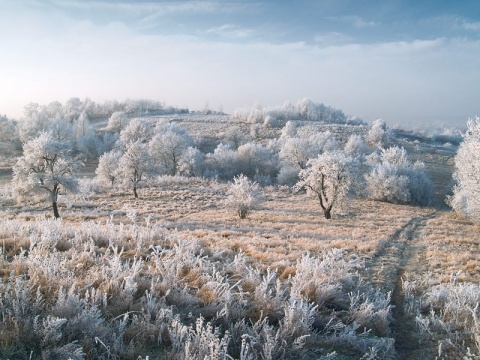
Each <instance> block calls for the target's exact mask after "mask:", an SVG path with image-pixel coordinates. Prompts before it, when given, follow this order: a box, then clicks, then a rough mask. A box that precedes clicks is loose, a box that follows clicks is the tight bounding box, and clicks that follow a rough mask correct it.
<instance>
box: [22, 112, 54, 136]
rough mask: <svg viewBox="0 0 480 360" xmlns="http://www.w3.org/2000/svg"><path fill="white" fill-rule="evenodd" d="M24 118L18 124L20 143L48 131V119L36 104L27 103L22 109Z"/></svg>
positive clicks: (45, 113)
mask: <svg viewBox="0 0 480 360" xmlns="http://www.w3.org/2000/svg"><path fill="white" fill-rule="evenodd" d="M23 113H24V118H23V119H22V121H21V122H20V124H19V135H20V140H21V141H22V142H27V141H29V140H31V139H33V138H35V137H37V136H39V135H40V134H41V133H42V132H45V131H48V129H49V127H50V118H49V117H48V114H47V112H46V111H45V108H44V107H42V106H40V105H39V104H37V103H29V104H27V105H25V107H24V108H23Z"/></svg>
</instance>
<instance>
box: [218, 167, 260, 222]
mask: <svg viewBox="0 0 480 360" xmlns="http://www.w3.org/2000/svg"><path fill="white" fill-rule="evenodd" d="M260 196H261V194H260V190H259V186H258V184H257V183H255V182H251V181H250V180H249V179H248V177H246V176H245V175H239V176H237V177H235V178H234V179H233V184H232V185H231V186H230V188H229V189H228V191H227V198H226V199H225V205H226V206H227V207H229V208H231V209H233V210H234V211H235V212H236V214H237V215H238V217H239V218H240V219H245V218H246V217H247V216H248V214H249V213H250V212H251V211H252V210H253V209H254V208H255V206H257V205H258V204H259V202H260Z"/></svg>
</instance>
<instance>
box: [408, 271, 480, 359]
mask: <svg viewBox="0 0 480 360" xmlns="http://www.w3.org/2000/svg"><path fill="white" fill-rule="evenodd" d="M409 295H411V294H409ZM479 299H480V286H479V285H478V284H464V283H457V282H456V281H455V277H454V276H452V279H451V281H450V283H447V284H440V285H437V286H432V287H431V288H429V289H428V290H427V291H425V292H424V293H423V294H418V295H417V296H415V297H414V298H413V306H412V307H411V309H410V311H412V312H414V313H415V314H416V321H417V325H418V326H419V328H420V329H421V331H422V332H425V333H426V334H428V338H430V339H435V340H437V341H438V343H439V353H440V355H442V354H444V355H445V354H447V356H448V355H451V356H459V357H460V356H464V355H466V354H468V353H470V352H471V351H474V352H476V355H477V356H478V354H480V315H479V314H480V306H479ZM411 302H412V301H411ZM469 348H470V349H469ZM472 356H473V357H475V355H472ZM465 358H468V357H465Z"/></svg>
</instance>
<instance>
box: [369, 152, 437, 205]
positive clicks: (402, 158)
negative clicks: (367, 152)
mask: <svg viewBox="0 0 480 360" xmlns="http://www.w3.org/2000/svg"><path fill="white" fill-rule="evenodd" d="M372 155H374V154H372ZM370 160H372V163H371V169H370V171H369V172H368V173H367V174H365V182H366V193H367V197H368V198H369V199H372V200H378V201H386V202H390V203H395V204H414V205H428V204H430V202H431V201H432V197H433V185H432V183H431V181H430V179H429V177H428V175H427V172H426V169H425V165H424V164H423V163H422V162H418V161H417V162H415V163H412V162H411V160H410V158H409V156H408V154H407V152H406V150H405V149H404V148H399V147H397V146H394V147H391V148H388V149H382V150H381V154H380V155H379V156H378V157H372V156H370Z"/></svg>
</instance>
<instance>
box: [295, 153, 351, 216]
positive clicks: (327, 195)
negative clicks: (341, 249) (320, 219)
mask: <svg viewBox="0 0 480 360" xmlns="http://www.w3.org/2000/svg"><path fill="white" fill-rule="evenodd" d="M353 169H354V159H353V158H352V157H351V156H348V155H346V154H345V153H344V152H342V151H338V150H337V151H327V152H324V153H323V154H321V155H319V156H318V157H317V158H315V159H311V160H309V161H308V164H307V167H306V168H305V169H303V170H302V171H300V174H299V176H300V181H299V182H298V183H297V185H296V187H297V188H299V189H301V188H305V189H306V190H307V193H308V194H310V195H311V196H312V197H314V198H316V199H318V201H319V203H320V207H321V208H322V210H323V212H324V215H325V219H330V218H331V217H332V215H331V212H332V209H333V207H334V206H340V207H341V206H342V203H343V202H344V200H345V199H346V197H347V195H348V190H349V188H350V184H351V179H352V173H353Z"/></svg>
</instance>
